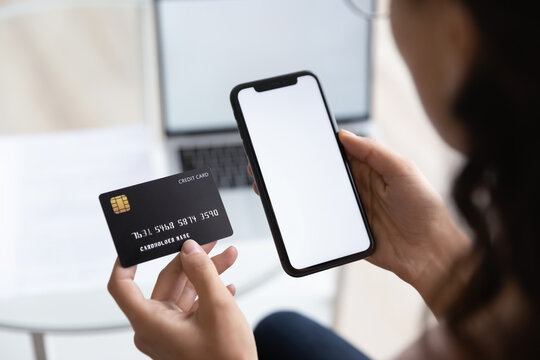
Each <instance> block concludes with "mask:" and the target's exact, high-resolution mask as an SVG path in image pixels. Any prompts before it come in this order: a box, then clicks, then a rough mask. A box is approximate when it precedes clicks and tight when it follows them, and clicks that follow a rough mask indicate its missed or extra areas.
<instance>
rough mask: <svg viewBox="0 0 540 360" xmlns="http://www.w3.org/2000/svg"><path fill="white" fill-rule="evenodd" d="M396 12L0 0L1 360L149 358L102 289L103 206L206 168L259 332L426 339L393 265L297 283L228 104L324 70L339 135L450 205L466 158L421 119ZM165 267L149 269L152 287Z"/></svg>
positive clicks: (416, 307) (392, 342)
mask: <svg viewBox="0 0 540 360" xmlns="http://www.w3.org/2000/svg"><path fill="white" fill-rule="evenodd" d="M387 8H388V4H387V2H372V1H371V0H358V1H355V0H206V1H200V0H199V1H198V0H155V1H151V0H109V1H101V0H87V1H85V0H70V1H67V0H66V1H61V0H57V1H52V0H51V1H49V0H38V1H24V0H0V49H1V54H0V233H1V234H2V236H1V238H0V358H1V359H55V360H56V359H58V360H60V359H74V358H76V359H95V358H99V359H118V358H122V359H142V358H145V356H144V355H142V354H140V353H139V352H138V351H137V350H136V348H135V347H134V345H133V341H132V337H133V334H132V331H131V330H130V327H129V324H128V323H127V321H126V320H125V319H124V317H123V314H122V313H121V312H120V311H119V310H118V308H117V307H116V304H115V303H114V302H113V300H112V299H111V298H110V296H109V295H108V293H107V291H106V283H107V280H108V276H109V273H110V270H111V268H112V264H113V262H114V260H115V258H116V252H115V250H114V246H113V243H112V240H111V238H110V234H109V232H108V229H107V226H106V223H105V221H104V218H103V215H102V212H101V209H100V207H99V203H98V199H97V196H98V195H99V194H100V193H103V192H106V191H110V190H113V189H117V188H120V187H125V186H128V185H132V184H136V183H139V182H143V181H148V180H151V179H154V178H157V177H161V176H165V175H168V174H173V173H175V172H178V171H181V170H182V169H189V168H192V167H198V166H200V165H202V164H208V165H210V166H211V167H212V168H213V169H214V172H215V173H216V176H217V178H218V179H217V180H218V183H219V186H220V191H221V193H222V196H223V199H224V202H225V206H226V208H227V210H228V212H229V213H230V218H231V223H232V226H233V228H234V230H235V235H234V236H233V237H232V238H229V239H226V240H224V241H222V242H221V243H220V244H219V245H218V248H221V249H223V248H225V247H227V246H229V245H231V244H234V245H235V246H237V247H238V249H239V253H240V255H239V260H238V263H237V264H236V265H235V266H234V267H233V268H232V269H231V270H230V271H229V272H228V273H227V274H225V275H224V281H225V282H234V283H235V284H236V285H237V287H238V295H237V300H238V302H239V304H240V307H241V308H242V310H243V311H244V313H245V314H246V317H247V318H248V320H249V322H250V323H251V324H252V325H255V324H256V323H257V322H258V321H259V320H260V319H261V318H262V317H264V316H265V315H267V314H269V313H271V312H273V311H276V310H281V309H289V310H291V309H292V310H296V311H300V312H302V313H304V314H305V315H308V316H311V317H313V318H315V319H317V320H318V321H321V322H322V323H324V324H325V325H327V326H329V327H332V328H334V329H335V330H336V331H337V332H339V333H340V334H341V335H343V336H345V337H346V338H347V339H348V340H350V341H351V342H353V343H354V344H355V345H357V346H358V347H359V348H361V349H362V350H364V351H365V352H366V353H368V354H370V355H371V356H373V357H374V358H389V357H391V356H392V355H394V354H396V352H398V351H399V350H401V349H402V348H403V347H404V346H405V345H406V344H407V343H409V342H410V341H412V340H413V339H414V338H416V337H417V336H418V334H419V333H420V332H421V331H422V330H423V329H424V328H425V326H427V322H426V318H427V317H426V316H425V315H426V314H427V312H426V309H425V307H424V305H423V303H422V300H421V299H420V297H419V296H418V295H417V294H416V292H415V291H414V289H412V288H411V287H410V286H408V285H407V284H404V283H403V282H402V281H401V280H399V279H398V278H397V277H395V276H394V275H393V274H391V273H389V272H386V271H384V270H381V269H378V268H376V267H374V266H372V265H371V264H369V263H368V262H366V261H360V262H356V263H353V264H350V265H347V266H344V267H341V268H338V269H333V270H329V271H325V272H322V273H319V274H316V275H311V276H308V277H306V278H301V279H294V278H290V277H288V276H287V275H285V273H284V272H283V271H282V269H281V267H280V265H279V260H278V256H277V253H276V250H275V248H274V245H273V241H272V239H271V236H270V233H269V230H268V227H267V224H266V220H265V217H264V214H263V212H262V206H261V204H260V201H259V199H258V198H257V197H256V196H255V195H254V194H253V193H251V189H250V180H249V178H247V176H246V174H245V166H246V160H245V158H244V155H243V151H242V148H241V143H240V140H239V137H238V135H237V133H236V131H235V126H234V118H233V116H232V112H231V111H230V109H229V105H228V91H229V90H230V89H231V88H232V87H233V86H234V85H236V84H238V83H241V82H244V81H248V80H254V79H257V78H263V77H266V76H271V75H279V74H282V73H286V72H292V71H298V70H304V69H309V70H312V71H314V72H315V73H316V74H317V75H318V76H319V78H320V80H321V82H322V84H323V87H324V88H325V90H326V94H327V97H328V101H329V104H330V107H331V108H332V110H333V111H334V113H335V115H336V118H337V120H338V123H339V125H340V127H343V128H347V129H349V130H352V131H355V132H356V133H359V134H362V135H369V136H374V137H377V138H378V139H379V140H380V141H382V142H384V143H386V144H387V145H388V146H390V147H391V148H393V149H394V150H396V151H397V152H399V153H401V154H402V155H404V156H405V157H408V158H410V159H412V160H414V161H415V162H416V163H417V164H418V166H419V167H420V169H421V170H422V171H423V172H424V174H425V175H426V176H427V178H428V179H429V180H430V181H431V183H432V184H434V186H435V187H436V189H437V190H438V191H439V192H440V193H441V194H442V195H443V197H445V198H446V199H449V196H448V194H449V189H450V186H451V182H452V177H453V174H454V173H455V170H456V168H457V167H458V166H459V164H460V161H461V159H460V158H459V156H458V155H457V154H455V153H454V152H452V151H451V150H450V149H449V148H447V146H446V145H444V144H443V143H442V142H441V140H440V139H439V138H438V137H437V135H436V134H435V132H434V130H433V129H432V127H431V126H430V125H429V123H428V120H427V119H426V116H425V114H424V112H423V110H422V108H421V105H420V103H419V101H418V98H417V95H416V93H415V90H414V84H413V83H412V81H411V79H410V76H409V74H408V72H407V70H406V67H405V65H404V63H403V62H402V60H401V58H400V56H399V54H398V52H397V50H396V48H395V45H394V42H393V39H392V35H391V30H390V27H389V20H388V16H387V15H388V12H387ZM305 136H309V129H306V133H305ZM448 203H449V205H450V206H452V204H451V201H448ZM218 250H219V249H218ZM170 258H171V257H170V256H169V257H165V258H162V259H159V260H156V261H153V262H150V263H146V264H142V265H140V266H139V268H138V273H137V278H136V280H137V282H138V283H139V284H140V286H141V288H142V289H143V291H144V292H145V293H146V294H148V293H149V292H150V291H151V286H152V284H153V282H154V281H155V278H156V276H157V274H158V273H159V270H160V269H161V268H162V267H163V266H164V264H166V263H167V262H168V261H169V260H170ZM427 315H429V314H427Z"/></svg>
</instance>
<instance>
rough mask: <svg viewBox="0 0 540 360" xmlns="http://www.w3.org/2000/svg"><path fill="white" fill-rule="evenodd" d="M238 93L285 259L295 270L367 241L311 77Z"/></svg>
mask: <svg viewBox="0 0 540 360" xmlns="http://www.w3.org/2000/svg"><path fill="white" fill-rule="evenodd" d="M238 100H239V103H240V107H241V109H242V113H243V116H244V119H245V122H246V125H247V128H248V132H249V135H250V137H251V141H252V144H253V147H254V150H255V155H256V157H257V160H258V162H259V166H260V169H261V173H262V177H263V179H264V182H265V184H266V188H267V190H268V195H269V197H270V202H271V204H272V207H273V210H274V214H275V216H276V219H277V223H278V226H279V229H280V231H281V236H282V238H283V242H284V245H285V248H286V251H287V254H288V257H289V260H290V262H291V265H292V266H293V267H295V268H296V269H303V268H306V267H309V266H313V265H317V264H320V263H323V262H326V261H330V260H334V259H338V258H341V257H344V256H347V255H352V254H356V253H359V252H362V251H365V250H367V249H368V248H369V244H370V242H369V237H368V234H367V230H366V227H365V225H364V222H363V218H362V214H361V212H360V209H359V206H358V203H357V201H356V197H355V194H354V191H353V188H352V184H351V181H350V180H349V177H348V174H347V170H346V167H345V164H344V162H343V158H342V156H341V153H340V151H339V147H338V144H337V141H336V138H335V134H334V131H333V129H332V125H331V123H330V119H329V117H328V113H327V111H326V108H325V106H324V101H323V98H322V96H321V92H320V90H319V87H318V84H317V81H316V79H315V78H314V77H313V76H310V75H303V76H300V77H298V82H297V84H295V85H290V86H286V87H281V88H277V89H273V90H267V91H261V92H257V91H256V90H255V89H254V88H246V89H243V90H241V91H240V92H239V94H238Z"/></svg>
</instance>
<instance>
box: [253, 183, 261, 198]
mask: <svg viewBox="0 0 540 360" xmlns="http://www.w3.org/2000/svg"><path fill="white" fill-rule="evenodd" d="M253 191H255V194H257V195H260V194H259V188H258V187H257V184H256V183H253Z"/></svg>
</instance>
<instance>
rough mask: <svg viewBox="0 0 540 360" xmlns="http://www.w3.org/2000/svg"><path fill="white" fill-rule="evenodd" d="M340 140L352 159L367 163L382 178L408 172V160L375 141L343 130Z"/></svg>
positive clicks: (340, 133)
mask: <svg viewBox="0 0 540 360" xmlns="http://www.w3.org/2000/svg"><path fill="white" fill-rule="evenodd" d="M339 140H340V141H341V144H342V145H343V147H344V148H345V150H346V151H347V154H348V155H349V156H350V157H352V158H353V159H356V160H358V161H360V162H363V163H365V164H366V165H368V166H369V167H370V168H372V169H373V170H375V172H377V173H378V174H379V175H381V176H394V175H399V174H402V173H405V172H407V169H408V167H407V160H405V159H404V158H403V157H401V156H400V155H398V154H396V153H394V152H393V151H391V150H390V149H388V148H387V147H386V146H384V145H382V144H381V143H379V142H377V141H376V140H375V139H372V138H367V137H361V136H356V135H355V134H353V133H352V132H349V131H347V130H341V131H340V132H339Z"/></svg>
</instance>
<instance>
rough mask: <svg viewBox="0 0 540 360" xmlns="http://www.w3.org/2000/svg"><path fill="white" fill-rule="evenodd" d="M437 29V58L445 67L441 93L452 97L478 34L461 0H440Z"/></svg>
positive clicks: (473, 50) (466, 65) (476, 41)
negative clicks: (440, 6)
mask: <svg viewBox="0 0 540 360" xmlns="http://www.w3.org/2000/svg"><path fill="white" fill-rule="evenodd" d="M443 3H444V5H443V6H442V9H441V11H442V16H441V17H440V19H441V23H440V24H439V26H438V27H437V31H438V32H439V34H437V35H438V38H439V40H440V41H439V46H438V47H439V51H440V59H441V62H442V65H443V67H444V75H443V76H444V77H445V78H444V81H442V84H444V87H445V89H443V91H444V94H445V96H446V98H447V99H453V98H455V96H456V94H457V92H458V91H459V89H460V87H461V85H462V84H463V81H464V80H465V78H466V76H467V74H468V71H469V69H470V67H471V64H472V62H473V61H474V58H475V56H476V52H477V48H478V34H477V29H476V26H475V24H474V20H473V18H472V15H471V14H470V12H469V11H468V10H467V8H466V7H465V6H464V5H463V4H462V2H461V1H456V0H446V1H444V2H443Z"/></svg>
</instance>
